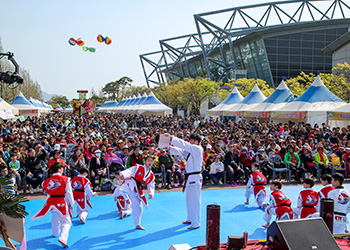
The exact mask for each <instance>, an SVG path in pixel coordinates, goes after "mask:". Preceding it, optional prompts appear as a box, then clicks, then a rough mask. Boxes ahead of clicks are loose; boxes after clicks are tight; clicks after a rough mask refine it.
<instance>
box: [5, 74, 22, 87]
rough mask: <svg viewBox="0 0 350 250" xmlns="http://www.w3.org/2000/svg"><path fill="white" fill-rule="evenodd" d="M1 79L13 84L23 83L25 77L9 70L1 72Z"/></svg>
mask: <svg viewBox="0 0 350 250" xmlns="http://www.w3.org/2000/svg"><path fill="white" fill-rule="evenodd" d="M0 81H3V82H4V83H8V84H12V83H15V82H16V83H18V84H22V83H23V78H22V77H20V76H19V75H18V74H17V73H15V72H14V73H12V74H10V73H8V72H0Z"/></svg>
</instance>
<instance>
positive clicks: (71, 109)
mask: <svg viewBox="0 0 350 250" xmlns="http://www.w3.org/2000/svg"><path fill="white" fill-rule="evenodd" d="M73 111H74V109H73V107H72V105H70V104H69V105H68V107H67V108H65V109H64V110H63V112H64V113H73Z"/></svg>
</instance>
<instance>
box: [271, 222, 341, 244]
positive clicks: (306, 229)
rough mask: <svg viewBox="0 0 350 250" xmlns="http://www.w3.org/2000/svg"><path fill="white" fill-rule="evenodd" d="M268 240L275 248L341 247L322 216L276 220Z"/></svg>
mask: <svg viewBox="0 0 350 250" xmlns="http://www.w3.org/2000/svg"><path fill="white" fill-rule="evenodd" d="M267 241H269V242H270V244H269V246H270V248H271V249H273V250H287V249H289V250H304V249H305V250H306V249H308V250H309V249H310V250H330V249H332V250H336V249H340V248H339V246H338V244H337V242H336V241H335V239H334V238H333V235H332V234H331V232H330V231H329V229H328V227H327V226H326V224H325V223H324V221H323V219H322V218H310V219H297V220H281V221H274V222H273V223H272V224H271V225H270V227H269V228H268V229H267Z"/></svg>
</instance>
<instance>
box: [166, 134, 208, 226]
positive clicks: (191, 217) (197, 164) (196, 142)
mask: <svg viewBox="0 0 350 250" xmlns="http://www.w3.org/2000/svg"><path fill="white" fill-rule="evenodd" d="M164 137H165V138H167V140H168V141H169V142H170V144H172V145H173V146H175V147H176V150H177V151H178V153H179V155H184V154H185V151H186V153H188V155H187V159H186V166H185V169H186V174H185V185H184V189H186V205H187V220H185V221H184V222H183V224H191V226H189V227H188V229H197V228H199V227H200V220H201V187H202V175H201V170H202V161H203V148H202V147H201V146H200V142H201V137H200V136H199V135H198V134H191V135H190V137H189V142H187V141H184V140H182V139H179V138H177V137H174V136H172V135H170V134H168V133H166V134H164ZM171 149H174V148H173V147H172V148H171Z"/></svg>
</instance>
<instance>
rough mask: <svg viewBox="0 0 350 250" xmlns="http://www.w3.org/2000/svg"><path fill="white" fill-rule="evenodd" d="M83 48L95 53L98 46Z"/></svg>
mask: <svg viewBox="0 0 350 250" xmlns="http://www.w3.org/2000/svg"><path fill="white" fill-rule="evenodd" d="M83 50H84V51H85V52H86V51H90V52H92V53H95V51H96V48H94V47H83Z"/></svg>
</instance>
